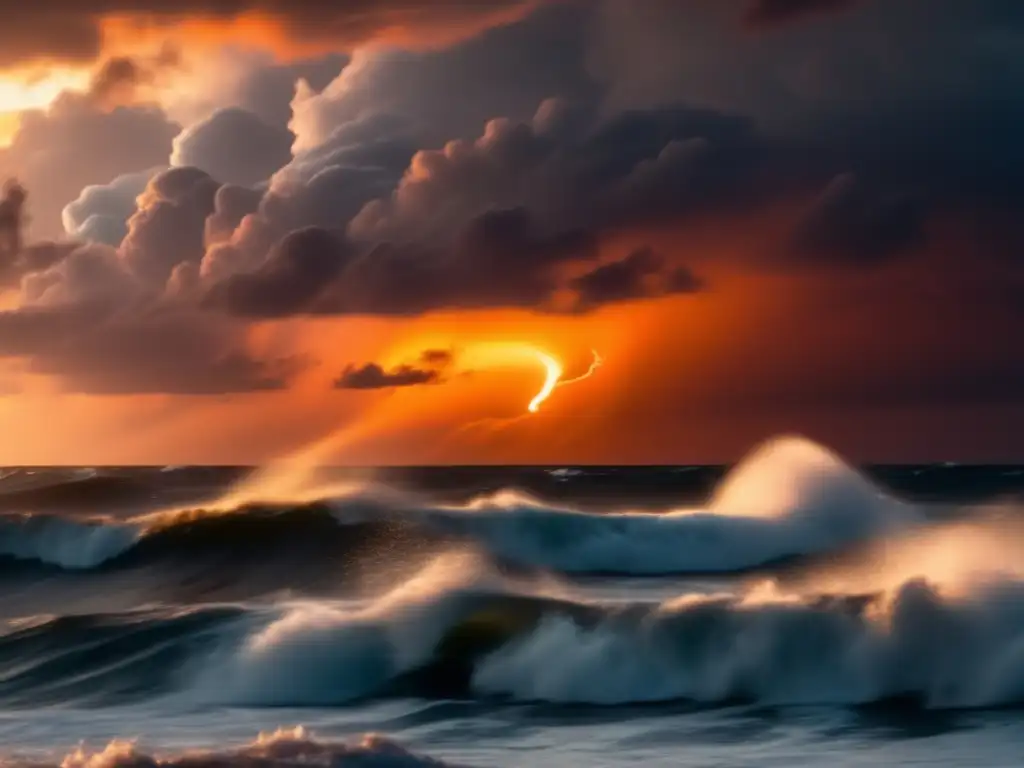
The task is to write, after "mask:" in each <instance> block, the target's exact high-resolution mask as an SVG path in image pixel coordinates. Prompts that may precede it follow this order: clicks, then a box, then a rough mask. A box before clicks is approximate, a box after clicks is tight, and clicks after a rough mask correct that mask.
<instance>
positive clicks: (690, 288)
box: [571, 248, 704, 311]
mask: <svg viewBox="0 0 1024 768" xmlns="http://www.w3.org/2000/svg"><path fill="white" fill-rule="evenodd" d="M571 285H572V287H573V288H574V289H575V290H576V292H577V304H576V306H577V309H578V310H580V311H586V310H588V309H591V308H594V307H600V306H603V305H605V304H611V303H615V302H621V301H633V300H636V299H645V298H656V297H661V296H669V295H672V294H683V293H696V292H697V291H700V290H702V289H703V288H704V282H703V281H702V280H701V279H700V278H699V277H697V276H696V275H695V274H694V273H693V272H692V271H691V270H690V269H689V268H687V267H685V266H677V267H675V268H671V267H667V266H666V259H665V257H664V256H662V255H661V254H659V253H656V252H655V251H654V250H653V249H651V248H638V249H637V250H635V251H633V252H632V253H630V254H629V255H628V256H626V257H624V258H622V259H620V260H618V261H613V262H609V263H607V264H602V265H601V266H599V267H595V268H594V269H592V270H591V271H589V272H587V273H586V274H584V275H581V276H580V277H577V278H575V279H574V280H573V281H572V282H571Z"/></svg>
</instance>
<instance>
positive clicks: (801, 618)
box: [0, 441, 1024, 768]
mask: <svg viewBox="0 0 1024 768" xmlns="http://www.w3.org/2000/svg"><path fill="white" fill-rule="evenodd" d="M250 474H251V472H250V470H247V469H245V468H125V469H119V468H100V469H57V468H20V469H19V468H11V469H8V470H3V471H2V472H0V586H2V592H0V620H2V621H3V622H4V628H3V634H2V636H0V752H2V755H3V757H4V759H5V760H7V761H13V762H16V763H24V764H47V765H50V764H59V763H61V762H62V761H63V762H64V763H65V764H67V765H82V766H86V765H88V766H90V768H101V766H107V765H110V766H113V765H149V764H152V762H151V761H152V760H154V759H159V760H161V761H166V762H169V763H182V764H186V763H187V764H189V765H213V764H215V765H235V764H238V765H247V766H248V765H267V766H271V765H282V764H285V765H299V764H301V765H309V764H314V765H316V764H322V765H350V764H351V765H361V766H362V765H382V766H391V765H400V766H419V765H430V764H433V763H432V762H431V761H443V762H444V763H446V764H456V765H477V766H492V765H495V766H513V765H565V766H577V765H579V766H590V765H626V764H632V763H635V762H636V761H643V762H644V763H645V764H652V765H729V766H746V765H751V766H753V765H757V766H764V765H773V764H779V765H781V764H786V765H830V766H831V765H860V764H868V763H871V764H879V763H881V764H887V765H901V764H929V765H1019V764H1020V755H1022V754H1024V718H1022V717H1021V709H1020V705H1021V704H1024V557H1022V556H1024V516H1022V515H1020V514H1019V512H1018V509H1019V507H1020V504H1019V500H1020V499H1021V496H1022V494H1024V469H1022V468H1018V467H1011V466H1002V467H991V466H990V467H980V466H978V467H973V466H972V467H967V466H950V465H943V466H909V467H866V468H862V469H860V470H855V469H853V468H851V467H848V466H846V465H845V464H843V463H842V462H841V461H840V460H839V459H837V458H836V457H834V456H832V455H831V454H829V453H828V452H827V451H826V450H825V449H823V448H820V447H818V446H814V445H812V444H809V443H804V442H800V441H782V442H777V443H773V444H770V445H769V446H767V447H765V448H764V449H763V450H761V451H760V452H758V453H755V454H754V455H752V456H751V457H750V458H749V459H748V460H747V461H746V462H744V463H743V464H742V465H741V466H738V467H731V468H725V467H637V468H612V467H609V468H443V469H441V468H433V469H426V468H425V469H402V470H396V469H389V470H367V469H359V470H331V471H329V472H325V473H321V475H320V477H319V479H318V480H319V482H318V484H317V488H318V489H320V492H319V493H303V494H301V498H300V496H299V495H296V497H295V498H294V499H285V500H282V499H281V498H280V496H279V495H278V496H275V497H274V498H272V499H271V498H269V497H268V498H261V497H260V496H259V494H256V495H253V494H251V493H250V494H248V495H244V496H240V495H239V494H238V493H234V492H233V491H234V490H235V489H237V488H238V487H239V485H240V484H242V485H243V486H244V483H245V482H246V479H247V477H248V476H249V475H250ZM297 726H304V727H305V730H301V729H299V730H296V727H297ZM279 728H280V729H282V730H278V729H279ZM261 732H262V733H263V734H264V735H263V736H258V734H260V733H261ZM132 739H138V742H137V743H134V745H133V744H131V743H129V742H128V741H124V740H132ZM80 742H84V747H82V749H81V750H80V751H76V749H77V745H78V744H79V743H80ZM90 761H91V762H90Z"/></svg>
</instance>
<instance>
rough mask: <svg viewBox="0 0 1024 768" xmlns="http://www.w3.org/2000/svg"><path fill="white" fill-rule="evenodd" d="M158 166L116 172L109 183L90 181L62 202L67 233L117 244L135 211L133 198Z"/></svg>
mask: <svg viewBox="0 0 1024 768" xmlns="http://www.w3.org/2000/svg"><path fill="white" fill-rule="evenodd" d="M161 170H163V169H160V168H153V169H150V170H147V171H143V172H141V173H128V174H124V175H123V176H118V177H117V178H116V179H114V180H113V181H111V182H110V183H108V184H91V185H89V186H87V187H86V188H85V189H83V190H82V191H81V192H80V193H79V195H78V197H77V198H76V199H75V200H73V201H71V202H70V203H68V204H67V206H65V208H64V211H63V212H62V214H61V218H62V220H63V222H64V231H65V232H66V233H67V235H68V236H69V237H72V238H74V239H76V240H83V241H88V242H96V243H105V244H107V245H110V246H113V247H115V248H116V247H117V246H119V245H120V244H121V241H123V240H124V238H125V236H126V235H127V234H128V220H129V219H130V218H131V217H132V216H133V215H134V214H135V210H136V200H137V198H138V197H139V195H141V194H142V193H143V191H145V189H146V187H147V185H148V184H149V181H150V179H152V178H153V176H155V175H156V174H157V173H159V172H160V171H161Z"/></svg>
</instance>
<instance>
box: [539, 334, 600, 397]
mask: <svg viewBox="0 0 1024 768" xmlns="http://www.w3.org/2000/svg"><path fill="white" fill-rule="evenodd" d="M590 352H591V354H592V355H593V356H594V359H593V360H592V361H591V363H590V367H589V368H588V369H587V372H586V373H584V374H582V375H581V376H577V377H576V378H574V379H566V380H565V381H562V380H561V379H562V374H563V373H564V370H563V368H562V365H561V363H559V362H558V361H557V360H555V358H553V357H551V355H548V354H546V353H544V352H540V351H537V352H536V355H537V359H538V360H540V362H541V364H542V365H543V366H544V368H545V370H547V374H548V375H547V377H546V378H545V379H544V386H543V387H542V388H541V390H540V392H538V393H537V396H536V397H534V398H533V400H531V401H530V405H529V406H528V407H527V410H528V411H529V412H530V413H537V412H538V411H540V407H541V405H543V404H544V401H546V400H547V399H548V398H549V397H551V393H552V392H554V391H555V390H556V389H560V388H561V387H567V386H569V385H570V384H578V383H579V382H581V381H585V380H586V379H589V378H590V377H591V376H593V375H594V374H595V373H596V372H597V369H598V368H600V367H601V366H602V365H604V359H603V358H602V357H601V356H600V355H599V354H597V351H596V350H593V349H592V350H590Z"/></svg>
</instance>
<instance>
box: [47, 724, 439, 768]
mask: <svg viewBox="0 0 1024 768" xmlns="http://www.w3.org/2000/svg"><path fill="white" fill-rule="evenodd" d="M210 765H216V766H222V767H223V768H235V767H236V766H237V768H275V766H282V768H285V767H287V766H296V765H303V766H311V767H312V768H316V766H323V767H324V768H347V767H348V766H352V767H353V768H355V767H356V766H359V768H443V766H445V765H448V764H447V763H442V762H441V761H439V760H434V759H431V758H429V757H425V756H421V755H417V754H414V753H412V752H409V751H408V750H406V749H405V748H404V747H402V746H400V745H398V744H396V743H395V742H393V741H390V740H389V739H386V738H384V737H382V736H377V735H374V734H369V735H367V736H364V737H363V738H362V739H361V740H360V741H358V742H356V743H354V744H345V743H338V742H325V741H318V740H317V739H315V738H313V736H312V735H311V734H309V733H308V732H307V731H306V730H305V729H304V728H302V727H298V728H294V729H279V730H277V731H276V732H274V733H261V734H260V735H259V736H258V737H257V739H256V741H254V742H253V743H252V744H249V745H247V746H244V747H242V748H240V749H234V750H221V751H215V752H210V751H207V752H192V753H186V754H180V755H172V756H165V757H157V756H155V755H151V754H147V753H145V752H143V751H142V750H140V749H139V747H138V745H137V744H135V743H134V742H131V741H114V742H111V743H110V744H108V745H107V746H106V747H105V748H104V749H103V750H101V751H99V752H88V751H86V750H85V749H84V748H82V747H79V748H78V749H77V750H75V751H74V752H72V753H71V754H69V755H68V756H67V757H65V758H64V760H63V761H62V762H61V764H60V768H139V766H148V767H149V768H202V767H203V766H210Z"/></svg>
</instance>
